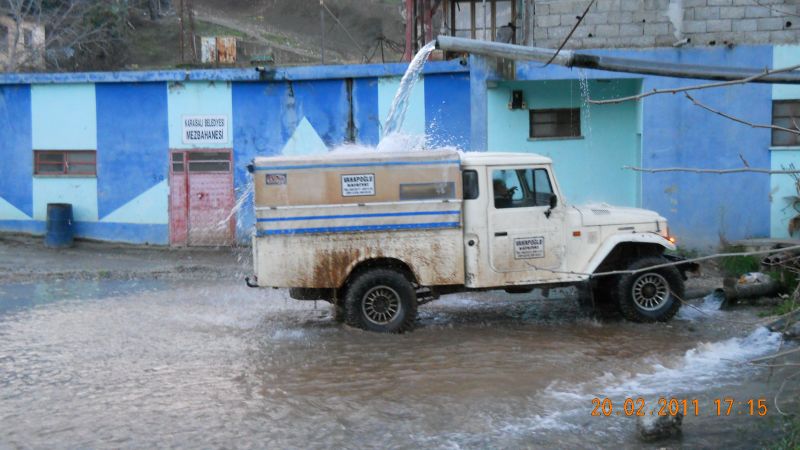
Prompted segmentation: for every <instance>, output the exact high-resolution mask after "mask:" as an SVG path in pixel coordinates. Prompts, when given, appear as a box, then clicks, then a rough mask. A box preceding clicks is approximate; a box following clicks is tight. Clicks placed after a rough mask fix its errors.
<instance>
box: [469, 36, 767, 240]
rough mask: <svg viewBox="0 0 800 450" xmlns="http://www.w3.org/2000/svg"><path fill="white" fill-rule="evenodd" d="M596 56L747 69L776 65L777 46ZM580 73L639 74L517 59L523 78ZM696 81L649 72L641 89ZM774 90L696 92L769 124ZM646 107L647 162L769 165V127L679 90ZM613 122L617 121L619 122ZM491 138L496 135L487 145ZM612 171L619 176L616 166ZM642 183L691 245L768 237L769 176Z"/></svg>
mask: <svg viewBox="0 0 800 450" xmlns="http://www.w3.org/2000/svg"><path fill="white" fill-rule="evenodd" d="M595 53H598V54H606V55H614V56H621V57H629V58H638V59H648V60H655V61H665V62H675V63H685V64H703V65H720V66H744V67H771V66H772V64H773V61H772V60H773V58H772V47H769V46H737V47H734V48H732V49H728V48H681V49H652V50H598V51H595ZM581 77H588V78H589V79H617V80H619V79H630V78H635V77H636V76H635V75H630V74H617V73H611V72H604V71H598V70H572V69H567V68H564V67H552V68H551V67H549V68H548V69H546V70H543V69H542V68H541V67H540V64H539V63H529V64H518V65H517V67H516V78H517V80H529V81H543V80H576V79H579V78H581ZM490 78H491V77H490ZM698 83H702V81H698V80H680V79H673V78H665V77H644V78H642V80H641V91H642V92H647V91H651V90H653V89H664V88H670V87H681V86H688V85H692V84H698ZM770 91H771V87H770V86H769V85H766V84H750V85H742V86H732V87H728V88H718V89H713V90H703V91H696V92H695V93H693V95H694V96H695V98H696V99H697V100H699V101H701V102H703V103H706V104H708V105H710V106H712V107H714V108H718V109H721V110H724V111H725V112H728V113H730V114H733V115H735V116H737V117H741V118H744V119H745V120H749V121H753V122H755V123H770V122H771V108H772V106H771V101H772V98H771V97H772V95H771V93H770ZM640 107H641V113H640V114H641V119H637V120H639V121H640V123H641V125H638V126H639V127H641V132H642V140H641V145H642V148H641V165H642V166H643V167H646V168H664V167H701V168H737V167H742V159H741V158H744V159H745V160H746V161H747V162H748V164H750V166H752V167H770V154H769V142H770V137H769V131H768V130H758V129H752V128H750V127H748V126H745V125H742V124H738V123H735V122H733V121H730V120H728V119H725V118H722V117H719V116H716V115H714V114H712V113H710V112H708V111H705V110H703V109H701V108H699V107H697V106H694V105H693V104H692V103H691V102H690V101H688V100H687V99H686V98H684V97H683V96H681V95H656V96H651V97H648V98H646V99H644V100H642V101H641V106H640ZM487 108H488V102H487ZM592 108H594V107H592ZM487 110H488V109H487ZM474 111H475V108H474V107H473V112H474ZM492 111H495V110H494V109H493V110H492ZM488 115H490V113H487V116H488ZM485 120H486V116H484V117H473V129H474V128H475V126H476V125H475V124H476V122H477V123H478V124H480V123H482V122H483V121H485ZM610 125H611V126H615V125H614V124H613V123H611V124H610ZM473 135H474V134H473ZM489 139H491V136H490V137H489V138H488V139H487V142H488V141H489ZM473 145H474V142H473ZM740 154H741V158H740ZM610 170H611V169H610ZM611 173H613V174H614V175H617V174H620V172H619V171H618V170H614V171H613V172H611ZM559 176H560V179H562V180H566V182H567V184H568V185H569V184H572V185H574V186H576V187H578V186H580V184H579V180H575V182H572V181H570V176H571V175H570V174H569V173H564V171H559ZM640 185H641V200H640V202H639V203H641V205H642V206H643V207H645V208H648V209H653V210H656V211H658V212H659V213H661V214H662V215H664V216H665V217H667V219H669V221H670V230H672V231H673V232H674V233H675V234H677V236H678V237H679V239H680V240H681V242H682V243H684V244H686V245H688V246H690V247H712V246H716V245H718V244H719V243H720V241H721V240H735V239H742V238H747V237H755V236H760V237H764V236H769V234H770V200H769V199H770V194H769V189H770V181H769V177H767V176H765V175H763V174H761V175H759V174H752V173H751V174H741V175H726V176H712V175H696V174H689V173H680V172H674V173H660V174H644V175H642V179H641V183H640ZM579 188H580V189H582V187H579ZM571 190H574V189H571ZM593 200H598V199H593ZM599 200H607V201H612V200H613V198H612V196H611V195H610V193H609V195H608V197H607V198H602V199H599Z"/></svg>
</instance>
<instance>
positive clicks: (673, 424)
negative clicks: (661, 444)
mask: <svg viewBox="0 0 800 450" xmlns="http://www.w3.org/2000/svg"><path fill="white" fill-rule="evenodd" d="M682 424H683V413H680V412H679V413H678V414H677V415H674V416H669V415H668V416H639V417H637V419H636V433H637V434H638V435H639V439H641V440H642V441H644V442H654V441H660V440H663V439H669V438H671V437H674V436H678V435H680V434H681V425H682Z"/></svg>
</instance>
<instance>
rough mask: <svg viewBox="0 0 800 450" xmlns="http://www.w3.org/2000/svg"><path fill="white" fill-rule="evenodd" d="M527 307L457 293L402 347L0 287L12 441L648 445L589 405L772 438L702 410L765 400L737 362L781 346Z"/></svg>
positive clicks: (128, 298) (274, 304) (317, 317)
mask: <svg viewBox="0 0 800 450" xmlns="http://www.w3.org/2000/svg"><path fill="white" fill-rule="evenodd" d="M530 297H531V296H530V295H528V296H525V295H521V296H510V295H506V294H481V295H458V296H450V297H447V298H444V299H442V300H440V301H439V302H434V303H432V304H430V305H426V306H424V307H422V308H421V320H420V326H419V328H418V329H417V330H416V331H415V332H413V333H410V334H406V335H401V336H396V335H376V334H370V333H365V332H362V331H359V330H353V329H349V328H347V327H344V326H340V325H338V324H336V323H335V322H333V321H332V319H331V317H330V310H329V308H328V307H327V306H326V305H324V304H323V303H319V304H317V305H316V308H315V306H314V304H313V302H296V301H292V300H286V299H285V297H284V294H283V292H282V291H266V290H253V289H247V288H245V287H241V286H240V285H238V284H231V283H227V282H225V283H213V284H212V283H207V284H194V285H189V284H184V285H179V284H175V283H167V282H158V281H151V282H112V281H104V282H87V281H80V282H78V281H72V282H70V281H62V282H52V283H49V284H47V285H41V284H40V285H29V284H13V285H5V286H0V424H2V425H0V428H1V429H0V447H7V446H11V447H15V446H23V447H48V448H75V447H154V446H176V447H204V448H209V447H245V448H247V447H258V448H263V447H268V448H308V447H345V448H364V447H372V448H390V447H391V448H418V447H426V448H427V447H435V448H461V447H466V448H487V447H501V448H519V447H532V448H541V447H549V448H552V447H560V448H580V447H623V448H637V447H641V444H639V443H638V442H637V441H636V439H635V437H634V433H633V430H634V420H633V419H631V418H626V417H623V416H612V417H592V416H591V411H592V409H593V408H592V404H591V399H592V398H593V397H595V396H601V397H603V396H608V397H610V398H612V399H613V400H614V401H615V402H620V404H621V402H622V400H623V399H624V397H626V396H643V397H646V398H648V400H650V399H652V401H654V400H655V397H657V396H658V395H672V396H676V397H680V398H698V399H700V406H701V409H702V411H701V415H700V417H687V419H686V421H685V426H684V435H683V438H682V439H681V440H678V441H674V442H671V443H667V445H670V446H678V447H679V446H682V447H692V448H696V447H717V446H722V445H725V446H730V447H741V448H748V447H753V446H754V445H757V444H758V443H760V442H762V441H763V439H765V438H766V437H767V436H768V435H769V434H768V433H769V430H770V429H771V428H772V427H774V424H775V418H774V417H773V415H772V414H769V415H768V416H767V418H752V417H743V416H741V415H740V416H736V415H734V416H732V417H726V418H720V417H716V416H714V415H713V414H711V415H710V413H711V412H712V411H711V410H712V403H711V401H712V400H711V399H713V398H714V397H717V396H722V395H728V396H736V397H737V398H743V397H742V396H748V397H762V396H763V397H769V398H770V399H771V395H772V393H774V391H775V390H776V389H777V386H776V383H775V381H774V380H772V379H770V374H769V373H768V372H767V370H766V369H756V368H752V367H749V366H745V365H741V364H739V363H737V361H743V360H745V359H747V358H750V357H753V356H758V355H761V354H766V353H768V352H771V351H774V350H775V349H777V348H778V345H779V342H778V340H777V339H776V337H775V336H773V335H770V334H769V333H767V332H765V331H763V330H762V331H755V332H753V333H751V329H745V327H744V326H740V325H737V326H733V325H731V324H722V323H720V322H716V321H711V320H709V319H707V318H706V315H705V314H702V313H697V312H695V311H692V312H686V313H683V314H682V318H679V319H678V320H675V321H673V322H672V323H670V324H669V325H636V324H631V323H627V322H615V321H610V322H603V323H600V322H597V321H595V320H593V319H590V318H587V317H582V316H581V315H580V313H579V312H578V311H577V308H576V306H575V302H574V301H572V300H569V299H546V300H531V299H530ZM707 303H708V304H702V303H701V304H700V306H701V307H703V308H705V309H707V310H708V311H713V308H714V306H716V305H715V304H714V302H713V299H712V300H709V302H707ZM714 314H718V313H714ZM724 314H725V319H727V320H737V321H752V320H754V319H755V318H754V317H753V316H752V313H748V312H739V313H724Z"/></svg>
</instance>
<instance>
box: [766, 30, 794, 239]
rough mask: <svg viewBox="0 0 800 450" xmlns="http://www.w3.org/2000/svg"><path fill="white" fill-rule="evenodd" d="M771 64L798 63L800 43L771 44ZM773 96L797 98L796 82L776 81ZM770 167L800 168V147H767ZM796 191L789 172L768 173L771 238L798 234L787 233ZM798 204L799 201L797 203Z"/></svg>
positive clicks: (775, 97)
mask: <svg viewBox="0 0 800 450" xmlns="http://www.w3.org/2000/svg"><path fill="white" fill-rule="evenodd" d="M772 55H773V67H789V66H793V65H796V64H800V46H796V45H787V46H780V47H775V48H774V49H773V51H772ZM772 99H773V100H800V86H793V85H785V84H776V85H774V86H772ZM770 152H771V168H772V170H786V169H790V168H791V167H792V166H794V167H795V168H796V169H800V147H770ZM798 197H800V191H798V187H797V185H796V183H795V180H794V178H792V177H791V176H790V175H784V174H776V175H771V176H770V198H771V200H772V202H771V205H770V235H771V236H772V237H775V238H788V237H795V238H797V237H800V236H798V233H795V234H794V235H793V236H790V235H789V221H790V220H791V219H792V218H794V217H796V216H797V215H798V214H800V211H798V210H797V209H795V204H794V201H795V199H797V198H798ZM798 207H799V208H800V205H798Z"/></svg>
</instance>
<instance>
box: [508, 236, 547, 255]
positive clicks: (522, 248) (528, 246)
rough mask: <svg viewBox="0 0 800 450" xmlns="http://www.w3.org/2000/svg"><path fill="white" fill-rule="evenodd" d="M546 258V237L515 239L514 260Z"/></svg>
mask: <svg viewBox="0 0 800 450" xmlns="http://www.w3.org/2000/svg"><path fill="white" fill-rule="evenodd" d="M533 258H544V237H542V236H539V237H529V238H519V239H514V259H533Z"/></svg>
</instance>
